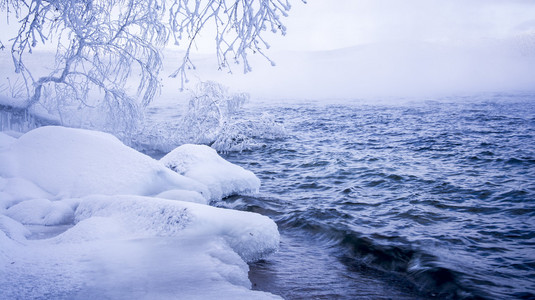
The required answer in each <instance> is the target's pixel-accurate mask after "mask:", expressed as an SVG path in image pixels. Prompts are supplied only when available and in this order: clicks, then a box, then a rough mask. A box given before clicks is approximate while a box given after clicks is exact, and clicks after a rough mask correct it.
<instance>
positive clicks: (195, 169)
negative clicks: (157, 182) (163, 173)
mask: <svg viewBox="0 0 535 300" xmlns="http://www.w3.org/2000/svg"><path fill="white" fill-rule="evenodd" d="M160 162H162V163H163V164H164V165H165V166H167V167H168V168H170V169H171V170H173V171H175V172H177V173H179V174H181V175H184V176H186V177H189V178H192V179H195V180H197V181H199V182H202V183H204V184H205V185H206V186H208V188H209V190H210V193H211V195H212V198H213V199H216V200H217V199H221V198H224V197H228V196H231V195H234V194H254V193H257V192H258V189H259V188H260V179H258V177H256V176H255V175H254V174H253V172H251V171H247V170H245V169H244V168H242V167H240V166H237V165H234V164H232V163H230V162H228V161H226V160H225V159H223V158H222V157H221V156H219V155H218V154H217V152H216V151H215V150H214V149H212V148H210V147H208V146H205V145H192V144H186V145H182V146H179V147H177V148H175V149H174V150H173V151H171V152H169V153H168V154H167V155H165V156H164V157H162V158H161V159H160Z"/></svg>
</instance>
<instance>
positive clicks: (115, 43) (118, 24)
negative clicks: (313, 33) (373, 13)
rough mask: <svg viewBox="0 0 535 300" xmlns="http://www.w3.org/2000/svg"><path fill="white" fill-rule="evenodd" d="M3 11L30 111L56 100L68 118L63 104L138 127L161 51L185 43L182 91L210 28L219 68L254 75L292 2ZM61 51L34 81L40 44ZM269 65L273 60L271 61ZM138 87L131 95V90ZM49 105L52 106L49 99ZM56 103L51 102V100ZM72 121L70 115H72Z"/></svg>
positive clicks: (45, 2) (14, 4) (170, 2)
mask: <svg viewBox="0 0 535 300" xmlns="http://www.w3.org/2000/svg"><path fill="white" fill-rule="evenodd" d="M0 9H1V10H2V11H3V12H4V13H5V15H6V16H7V18H8V21H9V22H17V24H18V32H17V34H16V35H15V36H14V37H13V38H12V39H10V40H9V43H8V41H5V40H4V41H0V43H1V44H0V46H1V47H2V49H4V51H6V49H8V50H9V48H10V51H11V56H12V59H13V64H14V68H15V71H16V72H17V73H18V74H20V76H21V77H22V78H23V81H24V83H25V84H24V86H25V104H24V105H23V108H30V107H32V106H34V105H35V104H36V103H40V102H45V101H52V102H53V103H52V104H49V107H50V106H57V111H58V114H59V115H60V117H61V111H62V107H61V106H63V105H70V106H80V107H93V108H96V109H97V111H101V112H105V113H106V115H107V119H108V121H110V122H118V120H121V121H122V122H123V123H125V124H131V123H132V121H133V120H135V119H137V118H138V115H137V114H138V113H139V108H140V107H143V106H146V105H148V104H149V103H150V102H151V100H152V99H153V98H154V96H155V95H156V93H157V92H158V89H159V72H160V70H161V67H162V55H161V50H162V48H163V46H165V45H166V44H168V43H175V44H181V43H184V46H185V49H186V50H185V55H184V57H183V59H182V61H179V62H177V68H176V71H175V72H174V73H173V74H171V76H172V77H178V78H179V80H180V82H181V85H180V86H183V85H184V83H185V82H186V81H187V74H186V72H187V70H188V69H190V68H194V65H193V63H192V61H191V59H190V52H191V49H192V46H193V44H194V41H195V39H196V38H197V37H198V36H199V32H201V30H205V28H213V29H215V36H214V38H215V48H216V56H217V60H218V63H219V67H220V68H229V67H230V65H231V64H232V63H240V64H241V65H242V66H243V70H244V71H245V72H248V71H249V70H250V66H249V63H248V60H247V55H248V54H249V53H259V54H260V55H263V56H265V54H264V50H265V49H267V48H269V45H268V43H267V42H266V41H265V40H264V33H265V32H268V31H271V32H274V33H281V34H285V32H286V28H285V26H284V25H283V23H282V20H281V16H287V12H288V11H289V9H290V3H289V0H0ZM49 43H55V44H57V53H56V58H55V66H53V68H52V72H50V74H47V75H45V76H39V77H34V75H33V74H34V72H32V71H33V70H32V69H31V68H30V67H29V66H28V65H27V64H26V63H25V61H26V60H25V58H27V56H28V55H30V54H31V53H32V49H34V48H35V47H37V46H38V45H39V44H49ZM266 58H267V57H266ZM132 85H135V86H137V92H129V89H127V88H126V87H127V86H132ZM46 99H48V100H46ZM50 99H52V100H50ZM65 117H67V116H65Z"/></svg>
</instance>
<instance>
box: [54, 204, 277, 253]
mask: <svg viewBox="0 0 535 300" xmlns="http://www.w3.org/2000/svg"><path fill="white" fill-rule="evenodd" d="M91 217H106V218H114V219H117V220H119V221H120V222H121V223H123V224H126V225H125V227H126V228H129V230H131V232H132V234H134V235H135V236H137V237H140V236H143V237H146V236H177V235H179V234H182V232H183V231H184V230H186V229H187V233H188V234H190V235H194V236H198V237H199V236H204V237H209V236H213V237H217V236H220V237H223V239H224V240H225V241H226V243H227V244H228V245H229V246H230V247H231V248H232V249H233V250H234V251H235V252H236V253H238V254H239V255H240V256H241V257H242V258H243V260H245V261H254V260H258V259H260V258H262V257H264V256H266V255H267V254H270V253H273V252H274V251H276V250H277V249H278V245H279V240H280V237H279V232H278V230H277V225H276V224H275V223H274V222H273V221H272V220H271V219H269V218H268V217H265V216H262V215H259V214H256V213H250V212H241V211H235V210H229V209H222V208H216V207H212V206H207V205H201V204H196V203H191V202H182V201H171V200H164V199H154V198H148V197H140V196H90V197H86V198H84V199H83V200H82V201H81V202H80V204H79V206H78V208H77V209H76V213H75V220H76V222H80V221H83V220H86V219H88V218H91ZM68 234H71V233H69V231H67V232H66V233H64V234H63V235H68ZM58 238H60V239H63V240H65V237H64V236H62V235H60V236H58ZM75 239H79V237H76V238H75Z"/></svg>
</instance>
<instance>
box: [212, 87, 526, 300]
mask: <svg viewBox="0 0 535 300" xmlns="http://www.w3.org/2000/svg"><path fill="white" fill-rule="evenodd" d="M261 112H268V113H270V114H271V115H273V116H276V117H277V118H278V121H279V122H281V123H283V124H284V126H285V128H286V130H287V131H288V136H287V137H285V138H280V139H275V140H265V141H261V140H259V142H261V143H260V144H262V145H261V146H258V147H256V148H254V149H253V150H252V151H242V152H230V153H226V154H225V155H224V157H225V158H226V159H228V160H229V161H231V162H233V163H236V164H240V165H242V166H243V167H245V168H247V169H249V170H251V171H253V172H254V173H255V174H256V175H257V176H258V177H259V178H260V179H261V180H262V188H261V192H260V194H259V195H257V196H255V197H242V196H238V197H231V198H228V199H226V200H224V201H222V202H220V203H216V205H217V206H222V207H229V208H234V209H241V210H247V211H255V212H258V213H261V214H264V215H268V216H270V217H271V218H272V219H274V220H275V221H276V222H277V224H278V226H279V230H280V231H281V235H282V244H281V250H280V251H279V253H276V254H274V255H273V256H272V257H270V258H267V259H265V260H263V261H260V262H258V263H255V264H252V265H251V266H250V267H251V271H250V279H251V281H252V282H253V288H254V289H259V290H264V291H269V292H272V293H275V294H278V295H281V296H283V297H284V298H286V299H304V298H307V299H355V298H364V299H366V298H369V299H377V298H383V299H388V298H392V299H423V298H429V297H435V298H466V299H470V298H491V299H497V298H520V299H522V298H523V299H530V298H533V297H535V294H534V293H533V290H532V288H533V286H534V285H535V260H534V256H533V247H534V246H535V230H534V224H535V200H534V199H535V197H534V196H535V167H534V165H535V137H534V135H533V132H535V131H534V130H535V97H534V96H533V95H490V96H479V97H473V98H470V97H467V98H451V99H446V100H445V99H441V100H440V101H416V102H409V103H404V104H363V103H358V102H344V103H331V104H322V103H289V104H280V103H279V104H269V103H264V104H252V105H250V106H249V107H248V108H247V109H246V111H245V112H244V117H245V118H253V119H254V118H255V116H258V115H259V114H260V113H261Z"/></svg>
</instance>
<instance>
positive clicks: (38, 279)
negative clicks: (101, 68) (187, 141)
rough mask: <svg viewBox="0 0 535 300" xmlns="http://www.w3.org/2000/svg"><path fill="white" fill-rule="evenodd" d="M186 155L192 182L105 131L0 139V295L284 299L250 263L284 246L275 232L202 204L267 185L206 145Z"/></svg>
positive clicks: (262, 220)
mask: <svg viewBox="0 0 535 300" xmlns="http://www.w3.org/2000/svg"><path fill="white" fill-rule="evenodd" d="M181 151H182V153H183V156H182V157H183V159H184V163H183V164H182V165H181V166H182V169H181V170H182V171H181V173H183V174H184V175H185V176H184V175H180V174H178V173H176V172H173V171H171V170H170V169H168V168H166V167H165V166H164V164H163V163H162V162H159V161H156V160H154V159H152V158H150V157H148V156H145V155H144V154H141V153H139V152H137V151H135V150H133V149H131V148H129V147H127V146H125V145H124V144H122V143H121V142H120V141H119V140H117V139H116V138H114V137H113V136H111V135H108V134H105V133H101V132H94V131H88V130H82V129H70V128H64V127H55V126H51V127H42V128H38V129H35V130H32V131H30V132H28V133H26V134H24V135H22V136H21V137H19V138H18V139H17V138H12V137H10V136H8V135H6V134H4V133H0V286H3V287H10V288H7V289H2V290H1V291H0V298H21V299H22V298H24V299H26V298H39V297H48V298H69V299H72V298H74V299H77V298H84V299H85V298H113V299H133V298H135V299H154V298H163V299H207V298H219V299H252V298H254V299H278V297H277V296H274V295H271V294H268V293H263V292H258V291H252V290H250V288H251V283H250V281H249V279H248V266H247V264H246V262H249V261H254V260H258V259H261V258H262V257H264V256H266V255H269V254H270V253H273V252H274V251H276V250H277V249H278V245H279V241H280V236H279V233H278V229H277V225H276V224H275V223H274V222H273V221H272V220H270V219H269V218H267V217H265V216H261V215H259V214H256V213H249V212H240V211H233V210H228V209H222V208H216V207H211V206H207V205H205V204H206V203H207V201H208V200H209V199H212V200H220V199H221V197H225V196H227V195H231V194H241V193H252V192H255V191H257V190H258V188H259V185H260V181H259V180H258V178H256V176H255V175H254V174H253V173H251V172H249V171H246V170H244V169H243V168H241V167H239V166H236V165H233V164H231V163H229V162H227V161H225V160H224V159H222V158H221V157H219V156H218V155H217V153H215V151H213V150H212V149H210V148H208V147H205V146H194V145H187V146H185V147H183V149H182V150H180V149H178V150H177V151H175V152H174V153H175V154H174V155H173V156H170V157H168V158H167V160H168V161H173V162H174V163H175V165H179V159H180V157H179V156H177V155H176V153H180V152H181ZM184 151H185V152H184ZM188 151H189V156H188V155H186V154H184V153H188ZM212 151H213V152H212ZM192 153H194V155H193V154H192ZM171 158H172V159H171ZM175 169H176V168H175ZM195 202H197V203H195ZM30 225H31V226H30ZM45 226H46V227H45ZM50 226H51V227H50ZM39 228H42V230H45V229H46V231H49V232H50V231H51V232H55V233H54V234H52V237H49V238H44V239H32V238H35V236H36V233H37V234H38V233H39V232H35V231H36V230H37V231H39ZM132 287H136V288H132Z"/></svg>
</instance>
